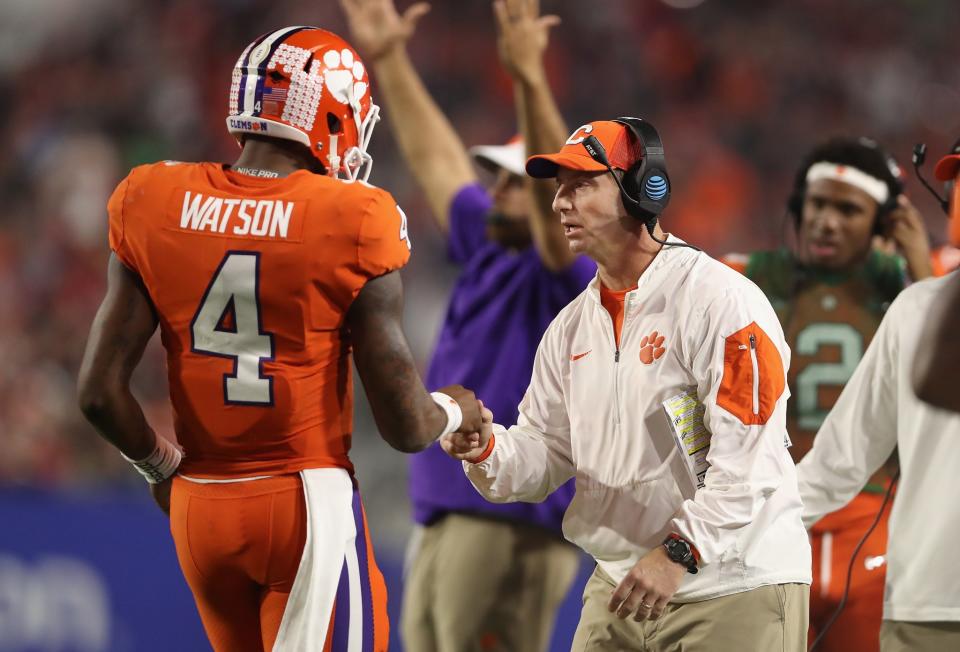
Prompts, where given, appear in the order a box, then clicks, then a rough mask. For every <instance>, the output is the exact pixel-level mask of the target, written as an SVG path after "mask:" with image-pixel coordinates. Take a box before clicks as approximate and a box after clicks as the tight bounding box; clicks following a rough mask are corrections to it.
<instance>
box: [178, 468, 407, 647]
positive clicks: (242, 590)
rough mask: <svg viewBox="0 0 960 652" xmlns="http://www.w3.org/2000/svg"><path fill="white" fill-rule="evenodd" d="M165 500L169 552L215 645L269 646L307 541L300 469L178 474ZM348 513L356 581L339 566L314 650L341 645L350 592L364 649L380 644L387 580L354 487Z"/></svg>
mask: <svg viewBox="0 0 960 652" xmlns="http://www.w3.org/2000/svg"><path fill="white" fill-rule="evenodd" d="M170 498H171V499H170V529H171V532H172V534H173V540H174V543H175V545H176V549H177V558H178V559H179V561H180V568H181V569H182V570H183V575H184V577H185V578H186V580H187V584H188V585H189V586H190V590H191V591H192V592H193V596H194V600H195V601H196V604H197V610H198V611H199V612H200V619H201V621H202V622H203V627H204V629H205V630H206V633H207V637H208V638H209V639H210V644H211V645H212V646H213V649H214V650H215V652H264V651H269V650H272V649H273V644H274V642H275V640H276V638H277V632H278V630H279V628H280V622H281V620H282V619H283V614H284V610H285V608H286V605H287V598H288V596H289V595H290V590H291V588H292V587H293V582H294V579H295V578H296V576H297V570H298V569H299V567H300V559H301V556H302V553H303V546H304V543H305V541H306V538H307V528H308V522H307V509H306V504H305V501H304V495H303V482H302V480H301V478H300V476H299V475H298V474H291V475H281V476H275V477H271V478H266V479H263V480H251V481H246V482H231V483H211V484H204V483H196V482H191V481H189V480H184V479H183V478H180V477H177V478H175V479H174V481H173V488H172V491H171V497H170ZM353 512H354V520H355V522H356V527H357V538H356V542H355V543H356V555H357V558H358V560H359V569H360V578H359V579H360V581H359V582H356V581H353V582H351V579H350V578H349V576H348V573H347V565H346V563H344V565H343V572H342V574H341V578H340V583H339V586H338V587H337V595H336V602H335V603H334V608H333V611H332V613H331V614H330V615H329V618H330V627H329V630H328V635H327V640H326V645H325V646H324V650H323V652H330V651H336V650H341V649H342V650H345V649H347V646H348V643H347V641H348V636H349V635H350V634H349V630H350V621H351V619H352V618H351V613H350V606H351V603H352V602H353V603H354V604H357V601H352V600H351V597H352V594H353V592H355V591H356V592H359V596H360V600H359V605H360V606H361V609H362V613H361V614H360V615H359V616H356V617H358V618H360V619H361V621H362V624H363V627H362V629H363V632H362V637H363V650H364V651H365V652H366V651H368V650H370V651H375V652H379V651H381V650H386V649H387V640H388V637H389V623H388V620H387V592H386V585H385V583H384V581H383V576H382V575H381V573H380V570H379V568H377V565H376V561H375V560H374V557H373V547H372V545H371V543H370V537H369V534H368V530H367V523H366V516H365V514H364V513H363V507H362V505H361V503H360V497H359V493H358V492H356V491H354V499H353ZM318 535H320V536H322V533H318Z"/></svg>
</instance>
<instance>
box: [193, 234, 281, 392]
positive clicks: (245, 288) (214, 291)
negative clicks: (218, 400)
mask: <svg viewBox="0 0 960 652" xmlns="http://www.w3.org/2000/svg"><path fill="white" fill-rule="evenodd" d="M259 272H260V254H259V253H257V252H252V251H229V252H227V255H226V256H224V258H223V260H222V261H221V262H220V267H218V268H217V271H216V272H214V275H213V280H212V281H211V282H210V285H209V286H208V287H207V291H206V292H205V293H204V295H203V298H202V299H201V300H200V306H199V308H197V312H196V314H195V315H194V317H193V321H192V322H191V324H190V337H191V350H192V351H194V352H195V353H204V354H207V355H213V356H218V357H223V358H231V359H233V372H232V373H229V374H224V375H223V400H224V402H226V403H228V404H238V405H272V404H273V379H272V378H270V377H269V376H264V375H263V374H262V371H261V367H262V365H263V361H264V360H272V359H273V335H272V334H271V333H264V332H262V331H261V330H260V302H259V295H258V288H259ZM231 317H232V319H231Z"/></svg>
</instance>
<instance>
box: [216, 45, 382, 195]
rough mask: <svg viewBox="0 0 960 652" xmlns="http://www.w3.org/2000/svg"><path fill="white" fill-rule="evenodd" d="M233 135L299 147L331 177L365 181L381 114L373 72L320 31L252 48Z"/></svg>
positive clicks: (240, 66)
mask: <svg viewBox="0 0 960 652" xmlns="http://www.w3.org/2000/svg"><path fill="white" fill-rule="evenodd" d="M231 82H232V83H231V86H230V114H229V116H228V117H227V129H228V130H229V131H230V133H232V134H233V135H234V136H235V137H236V138H237V140H238V141H240V142H241V143H242V141H243V138H244V137H245V136H247V135H251V134H252V135H258V136H262V135H268V136H269V137H271V138H284V139H286V140H292V141H295V142H298V143H300V144H302V145H304V146H306V147H307V148H309V150H310V154H311V155H312V156H313V157H314V158H316V159H317V160H318V161H320V162H321V163H322V164H323V166H324V167H325V168H326V170H327V173H328V174H329V175H330V176H334V177H342V178H345V179H346V180H347V181H356V180H357V179H362V180H364V181H366V180H367V178H368V177H369V176H370V168H371V166H372V164H373V159H372V157H371V156H370V155H369V154H368V153H367V147H368V145H369V144H370V139H371V136H372V135H373V127H374V125H375V124H376V123H377V121H378V120H379V119H380V108H379V107H378V106H377V105H376V104H374V103H373V102H372V101H371V97H370V80H369V77H368V75H367V69H366V66H364V65H363V62H362V61H361V60H360V58H359V57H358V56H357V54H356V52H355V51H354V50H353V48H351V47H350V44H349V43H347V42H346V41H345V40H343V39H342V38H340V37H339V36H337V35H336V34H333V33H331V32H328V31H326V30H323V29H320V28H317V27H284V28H283V29H278V30H276V31H275V32H271V33H269V34H265V35H263V36H261V37H260V38H258V39H257V40H255V41H254V42H253V43H251V44H250V45H248V46H247V47H246V49H244V51H243V54H241V55H240V58H239V59H238V60H237V63H236V66H235V67H234V69H233V77H232V79H231Z"/></svg>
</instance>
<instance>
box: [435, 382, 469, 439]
mask: <svg viewBox="0 0 960 652" xmlns="http://www.w3.org/2000/svg"><path fill="white" fill-rule="evenodd" d="M430 398H432V399H433V402H434V403H436V404H437V405H439V406H440V407H441V408H443V411H444V412H446V413H447V425H446V426H445V427H444V429H443V430H442V431H440V434H439V435H437V439H440V438H441V437H443V436H444V435H449V434H450V433H451V432H453V431H454V430H456V429H457V428H459V427H460V424H461V423H463V410H461V409H460V404H459V403H457V402H456V401H455V400H453V397H451V396H449V395H447V394H444V393H443V392H433V393H432V394H430Z"/></svg>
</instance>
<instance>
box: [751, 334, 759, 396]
mask: <svg viewBox="0 0 960 652" xmlns="http://www.w3.org/2000/svg"><path fill="white" fill-rule="evenodd" d="M750 362H751V364H753V413H754V414H760V365H759V364H757V337H756V335H754V334H753V333H750Z"/></svg>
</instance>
